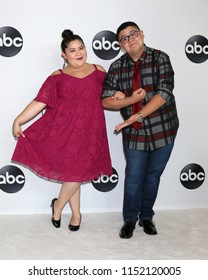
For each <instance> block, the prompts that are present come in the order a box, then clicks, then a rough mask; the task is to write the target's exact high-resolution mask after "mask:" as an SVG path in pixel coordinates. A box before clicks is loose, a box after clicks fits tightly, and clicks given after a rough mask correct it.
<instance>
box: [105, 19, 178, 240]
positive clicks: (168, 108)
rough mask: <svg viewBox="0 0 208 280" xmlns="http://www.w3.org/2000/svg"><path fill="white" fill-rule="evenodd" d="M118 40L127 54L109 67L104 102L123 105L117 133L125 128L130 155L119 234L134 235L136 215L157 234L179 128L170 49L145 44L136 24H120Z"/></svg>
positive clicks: (145, 227)
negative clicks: (162, 188) (158, 207)
mask: <svg viewBox="0 0 208 280" xmlns="http://www.w3.org/2000/svg"><path fill="white" fill-rule="evenodd" d="M117 39H118V42H119V44H120V46H121V48H122V49H123V50H124V52H125V53H124V54H123V55H122V56H121V57H120V58H119V59H117V60H116V61H115V62H113V63H112V64H111V66H110V68H109V72H108V75H107V77H106V80H105V82H104V91H103V96H102V97H103V101H102V102H103V106H104V107H105V108H107V109H113V110H117V109H120V112H121V115H122V117H123V119H124V122H122V123H120V124H118V125H117V126H116V127H115V131H116V132H119V131H120V130H122V137H123V138H122V139H123V148H124V155H125V158H126V170H125V171H126V173H125V182H124V201H123V219H124V224H123V227H122V228H121V230H120V233H119V235H120V237H121V238H131V237H132V236H133V231H134V229H135V225H136V222H137V221H138V219H139V226H141V227H143V230H144V232H145V233H146V234H150V235H155V234H157V229H156V226H155V223H154V221H153V216H154V211H153V206H154V203H155V201H156V198H157V193H158V187H159V182H160V177H161V175H162V173H163V171H164V169H165V166H166V164H167V162H168V160H169V157H170V155H171V152H172V149H173V145H174V140H175V137H176V134H177V130H178V127H179V120H178V116H177V110H176V104H175V98H174V95H173V88H174V72H173V69H172V66H171V62H170V59H169V56H168V55H167V54H166V53H164V52H162V51H159V50H156V49H153V48H149V47H147V46H146V45H145V44H144V33H143V31H142V30H140V28H139V27H138V25H137V24H136V23H134V22H124V23H123V24H121V25H120V26H119V28H118V29H117ZM135 65H136V66H135ZM136 71H137V73H136ZM118 92H119V94H120V92H123V94H124V95H125V96H124V98H123V99H121V98H116V94H117V93H118ZM112 96H114V97H112ZM140 100H142V101H140Z"/></svg>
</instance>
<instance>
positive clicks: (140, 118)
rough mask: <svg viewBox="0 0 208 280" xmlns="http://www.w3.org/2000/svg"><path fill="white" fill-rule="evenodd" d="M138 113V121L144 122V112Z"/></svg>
mask: <svg viewBox="0 0 208 280" xmlns="http://www.w3.org/2000/svg"><path fill="white" fill-rule="evenodd" d="M138 115H139V118H138V122H139V123H142V122H143V117H142V114H141V113H140V112H139V113H138Z"/></svg>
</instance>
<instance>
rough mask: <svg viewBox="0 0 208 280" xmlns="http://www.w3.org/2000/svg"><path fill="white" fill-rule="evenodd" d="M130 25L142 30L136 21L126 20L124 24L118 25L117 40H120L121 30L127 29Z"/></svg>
mask: <svg viewBox="0 0 208 280" xmlns="http://www.w3.org/2000/svg"><path fill="white" fill-rule="evenodd" d="M129 26H134V27H136V28H137V29H139V30H140V28H139V26H138V25H137V24H136V23H135V22H133V21H126V22H124V23H122V24H121V25H120V26H119V27H118V29H117V32H116V36H117V40H119V34H120V32H121V31H122V30H123V29H125V28H127V27H129Z"/></svg>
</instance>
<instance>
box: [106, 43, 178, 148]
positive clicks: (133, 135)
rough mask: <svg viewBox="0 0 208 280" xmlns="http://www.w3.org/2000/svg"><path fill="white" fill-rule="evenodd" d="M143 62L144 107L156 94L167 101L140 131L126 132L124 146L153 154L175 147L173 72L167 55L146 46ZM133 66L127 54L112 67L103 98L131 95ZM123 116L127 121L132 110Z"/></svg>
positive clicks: (147, 119)
mask: <svg viewBox="0 0 208 280" xmlns="http://www.w3.org/2000/svg"><path fill="white" fill-rule="evenodd" d="M140 60H141V63H140V65H139V70H140V75H141V84H142V85H141V87H142V88H144V89H145V90H146V93H147V94H146V97H145V99H144V100H143V101H142V106H145V104H147V103H148V102H149V100H151V98H152V97H153V96H154V95H155V94H159V95H160V96H161V97H162V98H164V99H165V100H166V103H165V104H164V105H162V106H161V107H160V108H159V109H158V110H156V111H155V112H153V113H152V114H150V115H149V116H147V117H146V118H144V121H143V126H142V128H141V129H139V130H135V129H134V128H133V127H132V126H128V127H126V128H123V129H122V134H123V142H124V144H125V145H127V146H128V147H129V148H131V149H135V150H144V151H149V150H150V151H152V150H155V149H158V148H160V147H164V146H166V145H168V144H170V143H172V142H173V141H174V139H175V137H176V134H177V130H178V127H179V120H178V115H177V109H176V104H175V97H174V95H173V88H174V71H173V69H172V66H171V62H170V59H169V56H168V55H167V54H166V53H164V52H162V51H159V50H156V49H152V48H149V47H147V46H146V45H144V52H143V54H142V55H141V57H140ZM134 64H135V63H134V61H133V60H132V59H131V58H130V57H129V55H128V54H127V53H125V54H124V55H122V56H121V57H120V58H119V59H117V60H116V61H115V62H113V63H112V64H111V66H110V68H109V71H108V74H107V76H106V79H105V81H104V86H103V88H104V89H103V94H102V98H105V97H109V96H113V95H114V93H115V92H116V91H122V92H123V93H124V94H125V95H126V96H130V95H131V94H132V77H133V72H134ZM120 112H121V115H122V117H123V119H124V120H126V119H128V118H129V117H130V116H131V115H132V106H127V107H125V108H122V109H120Z"/></svg>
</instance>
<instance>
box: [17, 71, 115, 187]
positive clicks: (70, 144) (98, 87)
mask: <svg viewBox="0 0 208 280" xmlns="http://www.w3.org/2000/svg"><path fill="white" fill-rule="evenodd" d="M60 71H61V70H60ZM105 75H106V74H105V73H104V72H102V71H100V70H98V69H97V68H95V71H94V72H93V73H91V74H89V75H88V76H86V77H84V78H77V77H73V76H70V75H68V74H65V73H63V72H62V71H61V74H58V75H53V76H49V77H48V78H47V79H46V81H45V82H44V83H43V85H42V87H41V88H40V90H39V92H38V94H37V96H36V98H35V99H34V100H36V101H39V102H43V103H45V104H47V110H46V111H45V113H44V114H43V115H42V116H41V117H40V118H39V119H38V120H36V121H35V122H34V123H33V124H32V125H30V126H29V127H28V128H27V129H26V130H25V131H24V134H25V138H24V137H20V138H19V139H18V142H17V145H16V148H15V150H14V153H13V156H12V161H14V162H16V163H20V164H22V165H24V166H26V167H28V168H30V169H31V170H32V171H34V172H35V173H36V174H38V175H40V176H42V177H44V178H47V179H51V180H55V181H60V182H87V181H90V180H93V179H97V178H98V177H99V176H100V175H101V174H103V175H108V176H109V175H111V174H112V165H111V159H110V153H109V146H108V140H107V132H106V124H105V116H104V111H103V107H102V103H101V93H102V84H103V80H104V78H105Z"/></svg>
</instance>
